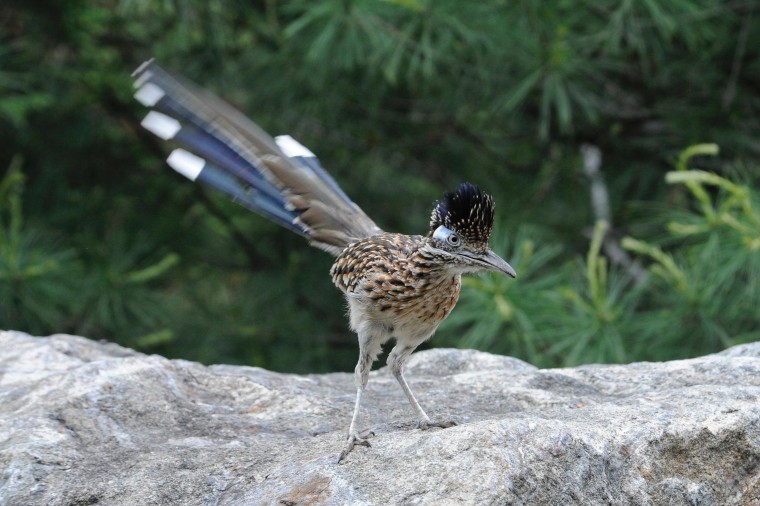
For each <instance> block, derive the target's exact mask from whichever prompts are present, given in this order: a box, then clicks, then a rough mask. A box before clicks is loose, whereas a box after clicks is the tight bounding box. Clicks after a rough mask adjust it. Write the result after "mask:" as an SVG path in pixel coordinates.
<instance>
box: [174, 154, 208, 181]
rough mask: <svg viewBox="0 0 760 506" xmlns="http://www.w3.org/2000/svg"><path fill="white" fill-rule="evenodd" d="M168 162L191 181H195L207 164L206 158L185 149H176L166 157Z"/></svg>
mask: <svg viewBox="0 0 760 506" xmlns="http://www.w3.org/2000/svg"><path fill="white" fill-rule="evenodd" d="M166 163H168V164H169V167H171V168H172V169H174V170H176V171H177V172H179V173H180V174H182V175H183V176H185V177H186V178H188V179H189V180H190V181H195V180H196V179H197V178H198V175H199V174H200V173H201V171H202V170H203V167H204V166H205V165H206V160H204V159H203V158H201V157H200V156H195V155H194V154H192V153H190V152H189V151H185V150H184V149H175V150H174V151H172V152H171V154H170V155H169V157H168V158H167V159H166Z"/></svg>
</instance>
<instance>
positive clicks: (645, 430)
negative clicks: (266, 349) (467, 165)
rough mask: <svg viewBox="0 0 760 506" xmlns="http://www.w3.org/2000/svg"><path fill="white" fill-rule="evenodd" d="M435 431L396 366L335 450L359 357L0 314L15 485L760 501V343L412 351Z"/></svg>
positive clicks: (194, 495)
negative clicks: (185, 344) (56, 325)
mask: <svg viewBox="0 0 760 506" xmlns="http://www.w3.org/2000/svg"><path fill="white" fill-rule="evenodd" d="M408 378H409V380H410V383H411V385H412V388H413V389H414V390H415V392H416V393H417V396H418V398H419V399H420V402H421V403H422V405H423V406H424V407H426V409H427V411H428V413H429V414H430V415H431V417H433V418H447V417H452V418H453V419H455V420H457V421H458V422H459V425H458V426H456V427H453V428H449V429H431V430H429V431H420V430H418V429H416V428H414V423H413V421H412V411H411V408H410V407H409V406H408V403H407V401H406V399H405V398H404V397H403V393H402V392H401V389H400V388H399V387H398V385H397V384H396V383H395V380H394V379H393V378H392V377H391V376H390V374H389V373H388V372H387V370H386V369H382V370H380V371H376V372H373V373H372V376H371V378H370V383H369V388H368V391H367V394H366V397H365V400H364V402H365V410H364V412H363V416H362V418H361V422H362V425H363V426H364V427H367V428H371V429H372V430H373V431H374V432H375V436H374V437H373V438H372V448H364V447H359V448H357V449H356V450H355V451H354V452H353V453H351V454H350V455H349V456H348V458H347V459H346V460H345V461H344V462H343V463H342V464H340V465H338V464H337V463H336V459H337V456H338V454H339V453H340V449H341V448H342V445H343V441H344V436H345V431H346V425H347V423H348V421H349V418H350V416H351V411H352V408H353V397H354V393H353V378H352V375H350V374H343V373H336V374H324V375H310V376H297V375H289V374H278V373H273V372H269V371H266V370H262V369H257V368H252V367H233V366H225V365H218V366H211V367H205V366H202V365H200V364H197V363H192V362H187V361H183V360H167V359H165V358H163V357H159V356H147V355H143V354H140V353H137V352H134V351H132V350H128V349H125V348H121V347H119V346H117V345H115V344H103V343H98V342H94V341H90V340H87V339H84V338H81V337H75V336H65V335H56V336H51V337H48V338H36V337H31V336H28V335H26V334H22V333H19V332H0V470H1V472H2V475H0V504H3V505H6V504H7V505H46V506H47V505H67V506H68V505H71V506H73V505H90V504H98V505H167V504H182V505H207V504H208V505H211V504H213V505H227V504H230V505H238V504H377V505H385V504H409V505H412V504H536V505H551V504H584V505H585V504H642V505H646V504H652V505H660V504H672V505H679V504H699V505H710V504H715V505H731V504H736V505H760V343H755V344H751V345H744V346H741V347H736V348H732V349H730V350H727V351H726V352H723V353H719V354H716V355H710V356H706V357H702V358H697V359H692V360H680V361H674V362H667V363H636V364H630V365H622V366H621V365H611V366H600V365H591V366H584V367H578V368H573V369H552V370H538V369H536V368H534V367H532V366H530V365H528V364H526V363H524V362H521V361H519V360H515V359H511V358H507V357H499V356H493V355H489V354H486V353H479V352H475V351H462V350H442V349H439V350H432V351H426V352H420V353H417V354H415V355H413V358H412V360H411V363H410V364H409V374H408Z"/></svg>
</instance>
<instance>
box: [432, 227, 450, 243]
mask: <svg viewBox="0 0 760 506" xmlns="http://www.w3.org/2000/svg"><path fill="white" fill-rule="evenodd" d="M452 234H454V231H453V230H451V229H448V228H446V227H444V226H443V225H441V226H440V227H438V228H436V229H435V232H433V239H437V240H439V241H441V242H446V241H447V240H448V238H449V237H451V235H452Z"/></svg>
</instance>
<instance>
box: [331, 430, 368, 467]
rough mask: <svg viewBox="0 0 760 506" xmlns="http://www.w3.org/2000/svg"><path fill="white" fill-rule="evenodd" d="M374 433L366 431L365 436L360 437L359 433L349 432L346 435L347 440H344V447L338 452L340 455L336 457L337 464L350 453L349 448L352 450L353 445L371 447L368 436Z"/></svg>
mask: <svg viewBox="0 0 760 506" xmlns="http://www.w3.org/2000/svg"><path fill="white" fill-rule="evenodd" d="M374 435H375V433H374V432H368V433H367V435H366V436H365V437H361V436H359V434H350V435H349V436H348V441H346V446H345V448H343V451H342V452H340V457H338V464H340V463H341V462H342V461H343V459H345V458H346V456H347V455H348V454H349V453H351V450H353V449H354V447H355V446H357V445H358V446H366V447H367V448H369V447H371V446H372V445H371V444H369V437H370V436H374Z"/></svg>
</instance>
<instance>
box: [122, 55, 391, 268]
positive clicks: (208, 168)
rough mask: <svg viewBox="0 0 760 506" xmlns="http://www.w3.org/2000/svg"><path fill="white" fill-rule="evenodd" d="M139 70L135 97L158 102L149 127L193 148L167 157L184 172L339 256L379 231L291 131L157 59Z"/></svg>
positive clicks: (149, 117)
mask: <svg viewBox="0 0 760 506" xmlns="http://www.w3.org/2000/svg"><path fill="white" fill-rule="evenodd" d="M133 75H134V76H135V78H136V79H135V87H136V88H137V92H136V93H135V98H137V99H138V100H139V101H140V102H141V103H143V104H144V105H146V106H148V107H150V108H152V109H153V111H151V112H149V113H148V115H147V116H146V117H145V119H144V120H143V123H142V124H143V126H144V127H145V128H147V129H148V130H150V131H151V132H153V133H154V134H156V135H157V136H159V137H161V138H162V139H164V140H167V141H172V142H173V143H176V144H179V145H180V146H183V147H184V148H186V149H187V151H185V150H175V151H174V152H173V153H172V155H170V157H169V159H168V160H167V161H168V162H169V164H170V165H171V166H172V167H173V168H174V169H175V170H177V171H178V172H181V173H182V174H184V175H185V176H187V177H189V178H190V179H192V180H197V181H200V182H203V183H205V184H208V185H210V186H213V187H215V188H216V189H218V190H219V191H221V192H223V193H224V194H226V195H227V196H228V197H230V198H231V199H232V200H234V201H235V202H238V203H240V204H241V205H243V206H245V207H247V208H249V209H251V210H253V211H256V212H258V213H260V214H262V215H264V216H266V217H267V218H269V219H271V220H272V221H274V222H275V223H278V224H280V225H282V226H284V227H286V228H288V229H289V230H292V231H294V232H296V233H298V234H300V235H303V236H305V237H307V238H308V239H309V242H310V244H312V245H313V246H316V247H318V248H321V249H323V250H325V251H328V252H330V253H332V254H335V255H337V254H339V253H340V252H341V251H342V250H343V249H344V248H345V247H346V246H347V245H348V244H350V243H351V242H354V241H356V240H358V239H361V238H364V237H367V236H369V235H374V234H377V233H379V232H380V229H379V228H378V227H377V225H375V223H374V222H373V221H372V220H371V219H370V218H369V217H368V216H367V215H366V214H365V213H364V212H363V211H362V210H361V209H360V208H359V207H358V206H357V205H356V204H354V203H353V202H352V201H351V199H350V198H349V197H348V196H347V195H346V194H345V192H343V190H341V188H340V187H339V186H338V184H337V183H336V182H335V180H334V179H333V178H332V177H331V176H330V175H329V174H328V173H327V171H325V169H324V168H323V167H322V166H321V164H320V163H319V160H317V158H316V156H315V155H314V154H313V153H312V152H311V151H309V150H308V149H307V148H305V147H304V146H302V145H301V144H299V143H298V142H297V141H295V140H294V139H293V138H292V137H290V136H280V137H278V138H277V139H272V138H271V137H270V136H269V135H268V134H267V133H266V132H264V131H263V130H262V129H261V128H259V127H258V126H257V125H256V124H254V123H253V122H251V121H250V120H248V119H247V118H246V117H245V116H243V115H242V114H241V113H239V112H238V111H236V110H235V109H233V108H232V107H231V106H229V105H227V104H226V103H224V102H222V101H221V100H220V99H218V98H216V97H214V96H212V95H210V94H208V93H207V92H205V91H203V90H200V89H198V88H196V87H195V86H194V85H192V84H191V83H187V82H184V81H183V80H182V79H181V78H178V77H175V76H173V75H171V74H170V73H168V72H167V71H165V70H163V69H161V68H160V67H159V66H158V65H156V64H155V63H153V62H152V61H149V62H146V63H144V64H143V65H141V66H140V67H139V68H138V69H137V70H136V71H135V73H134V74H133Z"/></svg>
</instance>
